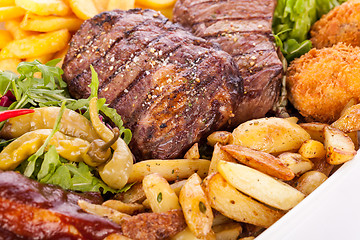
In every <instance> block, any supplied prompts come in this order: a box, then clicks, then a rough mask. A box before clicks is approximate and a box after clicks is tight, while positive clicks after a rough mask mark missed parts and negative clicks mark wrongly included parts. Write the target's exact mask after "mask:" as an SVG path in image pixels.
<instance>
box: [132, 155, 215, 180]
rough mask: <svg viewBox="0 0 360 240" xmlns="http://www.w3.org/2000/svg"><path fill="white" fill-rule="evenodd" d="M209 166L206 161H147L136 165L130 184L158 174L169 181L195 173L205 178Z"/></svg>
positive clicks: (208, 162)
mask: <svg viewBox="0 0 360 240" xmlns="http://www.w3.org/2000/svg"><path fill="white" fill-rule="evenodd" d="M209 166H210V161H208V160H204V159H199V160H189V159H174V160H146V161H142V162H138V163H135V164H134V166H133V169H132V172H131V174H130V177H129V180H128V182H130V183H132V182H139V181H142V180H143V178H144V177H145V176H146V175H149V174H151V173H158V174H160V176H162V177H164V178H165V179H166V180H168V181H175V180H179V179H185V178H188V177H190V176H191V175H192V174H193V173H195V172H196V173H197V174H199V176H200V177H201V178H203V177H205V176H206V175H207V173H208V170H209Z"/></svg>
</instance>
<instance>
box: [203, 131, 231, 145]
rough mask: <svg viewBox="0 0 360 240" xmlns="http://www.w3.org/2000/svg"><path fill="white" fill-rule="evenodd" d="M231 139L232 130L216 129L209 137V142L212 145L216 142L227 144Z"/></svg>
mask: <svg viewBox="0 0 360 240" xmlns="http://www.w3.org/2000/svg"><path fill="white" fill-rule="evenodd" d="M231 139H232V134H231V132H227V131H216V132H213V133H212V134H210V135H209V136H208V137H207V144H209V145H210V146H214V145H215V144H216V143H220V144H222V145H226V144H228V143H229V142H230V141H231Z"/></svg>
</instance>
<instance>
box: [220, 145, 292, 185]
mask: <svg viewBox="0 0 360 240" xmlns="http://www.w3.org/2000/svg"><path fill="white" fill-rule="evenodd" d="M221 149H223V150H225V151H226V152H228V153H229V154H230V155H231V156H233V157H234V158H235V159H236V160H238V161H239V162H241V163H242V164H245V165H247V166H249V167H252V168H255V169H257V170H259V171H261V172H263V173H266V174H269V175H270V176H273V177H277V178H280V179H283V180H285V181H289V180H291V179H293V178H294V177H295V174H294V173H293V171H291V169H290V168H288V167H286V166H285V165H284V164H283V163H282V162H281V161H280V160H279V159H278V158H276V157H274V156H273V155H271V154H269V153H265V152H261V151H257V150H253V149H250V148H247V147H243V146H239V145H226V146H222V147H221Z"/></svg>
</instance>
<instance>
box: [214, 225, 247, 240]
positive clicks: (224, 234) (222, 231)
mask: <svg viewBox="0 0 360 240" xmlns="http://www.w3.org/2000/svg"><path fill="white" fill-rule="evenodd" d="M213 230H214V232H215V234H216V239H218V240H237V239H238V237H239V235H240V234H241V232H242V227H241V224H240V223H237V222H232V223H226V224H221V225H217V226H214V227H213Z"/></svg>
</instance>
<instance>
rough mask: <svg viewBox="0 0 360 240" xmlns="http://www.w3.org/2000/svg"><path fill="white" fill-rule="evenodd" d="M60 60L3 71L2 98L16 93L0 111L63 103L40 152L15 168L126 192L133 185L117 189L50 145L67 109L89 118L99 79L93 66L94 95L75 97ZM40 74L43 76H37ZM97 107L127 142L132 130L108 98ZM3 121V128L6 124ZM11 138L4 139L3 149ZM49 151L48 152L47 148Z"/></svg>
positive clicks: (87, 187) (43, 178)
mask: <svg viewBox="0 0 360 240" xmlns="http://www.w3.org/2000/svg"><path fill="white" fill-rule="evenodd" d="M58 62H59V60H58V59H57V60H52V61H50V62H48V63H46V64H41V63H40V62H39V61H37V60H35V61H33V62H22V63H20V64H19V65H18V68H17V71H18V73H19V75H18V74H15V73H13V72H10V71H0V97H1V96H3V95H5V94H6V93H7V92H8V91H11V93H12V94H13V95H14V96H15V98H16V101H14V102H13V103H12V104H11V105H10V106H9V107H0V111H3V110H11V109H19V108H34V107H44V106H61V110H60V112H59V114H58V116H57V120H56V122H55V125H54V128H53V129H52V131H51V134H50V135H49V137H48V138H47V139H46V141H45V142H44V144H43V145H42V146H41V147H40V148H39V149H38V151H37V152H36V153H35V154H33V155H32V156H30V157H29V158H28V159H27V160H26V161H24V162H23V163H22V164H20V165H19V166H18V167H17V168H16V171H19V172H20V173H22V174H24V175H25V176H27V177H30V178H32V179H35V180H37V181H39V182H42V183H47V184H54V185H58V186H60V187H62V188H64V189H68V190H74V191H82V192H88V191H97V192H102V193H106V192H112V193H116V192H123V191H127V190H128V189H129V188H130V187H131V185H132V184H128V185H126V186H125V187H124V188H123V189H120V190H115V189H112V188H110V187H109V186H107V185H106V184H105V183H104V182H103V181H101V180H100V179H99V178H98V177H97V175H96V174H97V171H96V170H95V168H93V167H90V166H88V165H86V164H85V163H83V162H79V163H77V162H70V161H68V160H66V159H64V158H62V157H60V156H59V154H58V153H57V151H56V149H55V147H54V146H51V145H50V146H48V143H49V141H50V139H51V137H52V136H53V135H54V134H55V133H56V132H57V131H58V130H59V129H60V122H61V116H62V115H63V112H64V110H65V107H66V108H69V109H72V110H77V111H79V112H83V114H84V116H85V117H87V118H88V119H90V116H89V102H90V100H91V98H92V97H97V92H98V87H99V80H98V75H97V73H96V72H95V70H94V68H93V67H92V66H91V71H92V81H91V84H90V86H89V87H90V88H91V95H90V96H89V98H88V99H79V100H75V99H72V98H71V97H70V95H69V93H68V91H67V89H66V86H67V85H66V83H65V82H64V81H63V80H62V77H61V75H62V74H63V71H62V69H61V68H59V67H57V66H56V64H57V63H58ZM38 73H40V74H41V77H40V76H39V75H38ZM97 104H98V109H100V111H101V112H102V113H103V114H104V115H105V116H106V117H108V118H109V119H110V120H111V121H112V122H113V123H114V124H115V125H116V126H117V127H118V128H119V130H120V132H121V134H122V135H121V136H122V137H123V138H124V141H125V142H126V143H127V144H128V143H129V142H130V140H131V137H132V134H131V131H130V130H129V129H126V128H125V127H124V126H123V121H122V120H121V117H120V115H119V114H118V113H117V112H116V110H115V109H112V108H110V107H109V106H108V104H106V99H105V98H100V99H98V102H97ZM3 124H4V122H3V123H0V129H1V127H2V126H3ZM11 141H12V140H8V141H5V140H1V142H0V150H1V149H2V148H3V147H5V146H6V145H7V144H8V143H9V142H11ZM46 148H47V151H46V152H45V149H46Z"/></svg>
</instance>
